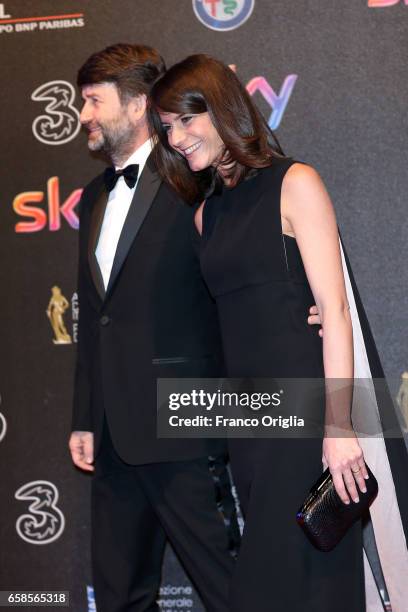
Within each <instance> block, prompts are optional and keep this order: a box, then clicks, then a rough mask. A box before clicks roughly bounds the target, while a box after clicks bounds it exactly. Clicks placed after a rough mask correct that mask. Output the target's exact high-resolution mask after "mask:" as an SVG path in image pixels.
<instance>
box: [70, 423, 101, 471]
mask: <svg viewBox="0 0 408 612" xmlns="http://www.w3.org/2000/svg"><path fill="white" fill-rule="evenodd" d="M69 450H70V451H71V457H72V461H73V462H74V464H75V465H76V466H77V467H79V468H80V469H81V470H85V471H86V472H93V471H94V469H95V468H94V466H93V465H92V463H93V460H94V456H93V454H94V435H93V433H92V432H91V431H73V432H72V434H71V437H70V439H69Z"/></svg>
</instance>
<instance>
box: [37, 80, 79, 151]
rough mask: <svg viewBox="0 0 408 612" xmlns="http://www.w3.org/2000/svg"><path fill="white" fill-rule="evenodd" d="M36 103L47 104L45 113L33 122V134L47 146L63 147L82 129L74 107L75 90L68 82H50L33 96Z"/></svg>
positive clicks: (38, 89)
mask: <svg viewBox="0 0 408 612" xmlns="http://www.w3.org/2000/svg"><path fill="white" fill-rule="evenodd" d="M31 99H32V100H34V101H35V102H43V103H45V113H46V114H42V115H39V116H38V117H36V119H34V121H33V126H32V127H33V134H34V136H35V137H36V138H37V140H39V141H40V142H42V143H44V144H47V145H62V144H65V143H66V142H69V141H70V140H73V139H74V138H75V136H77V134H78V132H79V130H80V129H81V124H80V122H79V112H78V110H77V109H76V108H75V106H73V103H74V101H75V89H74V87H73V86H72V85H71V83H69V82H68V81H49V82H48V83H44V84H43V85H40V86H39V87H37V89H36V90H35V91H33V93H32V94H31Z"/></svg>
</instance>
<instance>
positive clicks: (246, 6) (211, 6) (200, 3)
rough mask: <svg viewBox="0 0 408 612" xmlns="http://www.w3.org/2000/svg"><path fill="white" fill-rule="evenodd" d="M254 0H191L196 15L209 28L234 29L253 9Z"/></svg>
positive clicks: (223, 30)
mask: <svg viewBox="0 0 408 612" xmlns="http://www.w3.org/2000/svg"><path fill="white" fill-rule="evenodd" d="M254 6H255V0H193V9H194V13H195V14H196V17H197V18H198V19H199V20H200V21H201V23H203V24H204V25H205V26H207V28H210V29H211V30H220V31H222V32H226V31H227V30H235V28H239V26H240V25H242V24H243V23H245V21H246V20H247V19H249V17H250V16H251V13H252V11H253V10H254Z"/></svg>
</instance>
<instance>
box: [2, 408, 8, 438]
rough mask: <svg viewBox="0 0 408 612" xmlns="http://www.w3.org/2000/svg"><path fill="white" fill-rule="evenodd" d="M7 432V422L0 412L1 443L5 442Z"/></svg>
mask: <svg viewBox="0 0 408 612" xmlns="http://www.w3.org/2000/svg"><path fill="white" fill-rule="evenodd" d="M6 431H7V422H6V418H5V416H4V414H2V413H1V412H0V442H1V441H2V440H3V438H4V436H5V435H6Z"/></svg>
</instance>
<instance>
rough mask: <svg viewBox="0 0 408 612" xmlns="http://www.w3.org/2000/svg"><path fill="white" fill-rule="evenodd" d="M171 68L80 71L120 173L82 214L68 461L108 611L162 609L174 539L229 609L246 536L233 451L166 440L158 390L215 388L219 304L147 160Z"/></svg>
mask: <svg viewBox="0 0 408 612" xmlns="http://www.w3.org/2000/svg"><path fill="white" fill-rule="evenodd" d="M164 70H165V66H164V63H163V60H162V58H161V57H160V55H159V54H158V52H157V51H156V50H154V49H152V48H150V47H146V46H142V45H125V44H118V45H114V46H111V47H108V48H107V49H104V50H103V51H101V52H99V53H95V54H94V55H92V56H91V57H90V58H89V59H88V60H87V61H86V62H85V64H84V65H83V66H82V68H81V69H80V70H79V73H78V85H79V87H80V88H81V91H82V97H83V100H84V104H83V108H82V112H81V123H82V124H83V126H84V127H85V128H86V129H87V130H88V147H89V149H90V150H91V151H102V152H104V153H105V154H106V155H107V156H108V157H109V158H110V160H111V162H112V164H113V167H111V168H108V169H107V170H106V171H105V173H103V174H102V175H99V176H97V177H96V178H95V179H94V180H93V181H91V183H89V184H88V185H87V186H86V187H85V189H84V192H83V195H82V198H81V203H80V231H79V273H78V291H79V303H80V323H79V339H78V354H77V367H76V376H75V389H74V409H73V420H72V434H71V438H70V443H69V446H70V450H71V454H72V459H73V462H74V463H75V465H76V466H78V467H79V468H81V469H83V470H88V471H94V475H93V479H92V502H91V504H92V505H91V521H92V536H91V550H92V568H93V580H94V587H95V596H96V605H97V609H98V612H116V611H117V612H119V611H121V612H125V611H128V612H130V611H131V612H142V611H143V612H144V611H153V610H158V606H157V604H156V597H157V591H158V588H159V584H160V577H161V566H162V560H163V554H164V547H165V542H166V540H167V539H168V540H169V541H170V542H171V543H172V545H173V547H174V550H175V551H176V553H177V555H178V557H179V558H180V560H181V562H182V564H183V566H184V568H185V569H186V572H187V573H188V575H189V576H190V578H191V580H192V581H193V583H194V585H195V586H196V588H197V590H198V592H199V594H200V596H201V598H202V600H203V602H204V605H205V607H206V609H207V610H211V611H212V612H223V611H226V610H227V591H228V582H229V577H230V574H231V571H232V569H233V564H234V558H233V553H234V549H236V544H237V541H238V539H239V532H238V528H237V525H236V520H235V509H234V504H233V499H232V495H231V490H230V484H229V479H228V473H227V470H226V460H225V447H224V442H223V441H220V440H206V439H192V440H187V439H184V440H183V439H182V440H172V439H158V438H157V436H156V379H157V378H158V377H213V376H218V375H219V374H220V373H222V371H221V369H220V368H221V366H222V358H221V350H220V341H219V332H218V324H217V317H216V313H215V309H214V304H213V302H212V300H211V299H210V296H209V294H208V292H207V289H206V287H205V285H204V283H203V281H202V279H201V276H200V271H199V266H198V262H197V259H196V257H195V254H194V251H193V247H192V244H191V230H192V227H193V218H192V214H193V212H192V210H191V208H189V207H188V206H187V205H186V204H185V203H184V202H182V201H181V200H180V198H179V197H178V196H177V195H176V194H175V193H174V192H173V191H172V190H171V189H170V188H169V187H168V186H167V185H166V184H165V183H163V182H162V181H161V180H160V178H159V176H158V174H157V172H156V168H155V164H154V161H153V157H152V155H151V150H152V142H151V140H150V138H149V131H148V124H147V118H146V103H147V98H148V95H149V90H150V87H151V85H152V84H153V82H154V81H155V80H156V79H157V78H158V77H159V76H160V75H161V74H162V73H163V71H164Z"/></svg>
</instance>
